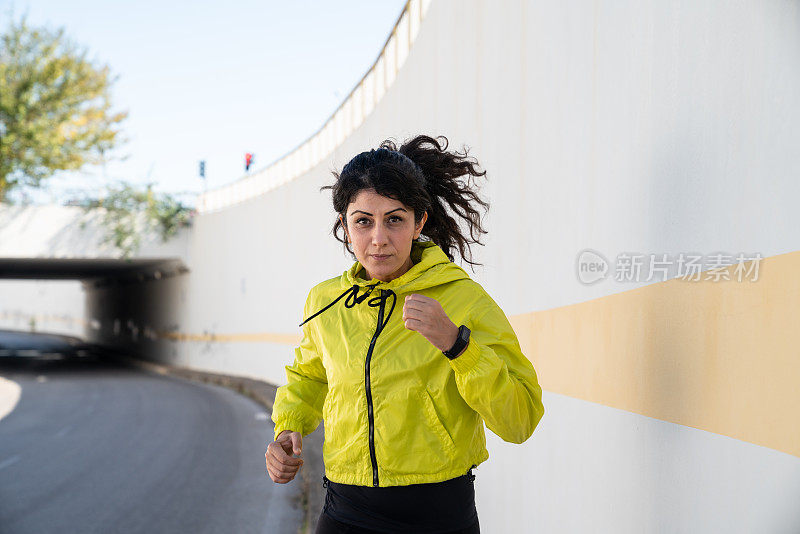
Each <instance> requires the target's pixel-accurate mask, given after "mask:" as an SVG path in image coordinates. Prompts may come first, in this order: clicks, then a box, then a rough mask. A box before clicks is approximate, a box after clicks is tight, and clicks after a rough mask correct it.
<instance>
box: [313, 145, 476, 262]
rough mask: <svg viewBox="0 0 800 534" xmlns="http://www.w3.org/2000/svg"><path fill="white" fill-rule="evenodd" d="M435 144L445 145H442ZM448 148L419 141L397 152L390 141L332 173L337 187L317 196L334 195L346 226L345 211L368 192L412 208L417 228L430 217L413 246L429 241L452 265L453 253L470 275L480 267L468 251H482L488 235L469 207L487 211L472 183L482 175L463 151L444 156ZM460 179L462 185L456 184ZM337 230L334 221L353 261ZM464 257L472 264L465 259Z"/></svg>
mask: <svg viewBox="0 0 800 534" xmlns="http://www.w3.org/2000/svg"><path fill="white" fill-rule="evenodd" d="M439 138H441V139H443V140H444V142H443V143H440V142H439V141H438V139H439ZM448 144H449V143H448V140H447V138H446V137H444V136H437V137H436V138H433V137H430V136H427V135H418V136H416V137H414V138H413V139H411V140H408V141H406V142H405V143H403V145H402V146H401V147H400V148H399V149H398V148H397V146H396V145H395V143H394V142H393V141H392V140H389V139H387V140H385V141H383V142H382V143H381V144H380V147H379V148H377V149H372V150H369V151H367V152H362V153H360V154H358V155H357V156H355V157H354V158H353V159H351V160H350V161H349V162H348V163H347V164H346V165H345V166H344V167H343V168H342V172H341V173H338V172H336V171H332V173H333V176H334V177H335V178H336V182H335V183H334V184H333V185H326V186H323V187H321V188H320V191H322V190H325V189H331V190H332V194H333V209H334V210H336V213H338V214H339V215H341V216H342V219H343V220H344V221H347V207H348V206H349V205H350V203H351V202H352V201H353V200H355V198H356V197H357V196H358V194H359V192H361V191H362V190H365V189H372V190H374V191H375V192H376V193H377V194H379V195H383V196H386V197H389V198H392V199H394V200H398V201H400V202H402V203H403V204H404V205H405V206H407V207H409V208H412V209H413V210H414V222H415V223H419V221H420V220H421V219H422V215H423V213H424V212H428V219H427V221H426V222H425V226H424V227H423V228H422V233H421V234H420V239H416V240H421V238H422V236H425V237H427V238H428V240H430V241H433V242H434V243H436V244H437V245H438V246H439V247H440V248H441V249H442V251H443V252H444V253H445V254H446V255H447V257H448V258H449V259H450V261H454V256H453V254H454V250H455V249H456V248H457V249H458V251H459V254H460V255H461V257H462V258H463V259H464V260H465V261H466V262H467V263H469V264H470V265H472V266H473V269H474V266H475V265H481V264H480V263H476V262H473V261H472V251H471V248H470V245H471V244H479V245H483V243H481V242H480V235H481V234H485V233H487V232H486V230H484V229H483V228H482V226H481V219H480V215H479V213H478V211H477V210H476V209H475V207H474V206H473V204H478V205H480V206H482V207H483V208H484V209H485V210H487V211H488V209H489V204H488V203H487V202H485V201H483V200H482V199H481V198H480V197H479V196H478V194H477V192H476V191H475V190H474V186H475V185H476V184H475V180H476V178H477V177H479V176H483V177H485V176H486V171H485V170H482V171H479V170H478V169H479V164H478V162H477V160H475V158H473V157H469V156H468V155H467V152H468V149H467V148H464V151H463V153H460V152H457V151H452V152H448V151H447V147H448ZM461 177H465V180H459V178H461ZM447 207H449V208H450V210H451V211H452V213H453V214H454V215H455V216H457V217H458V218H460V219H462V220H463V221H465V222H466V225H467V228H468V229H469V236H466V235H464V234H463V233H462V231H461V227H460V226H459V221H458V220H457V219H456V217H454V216H452V215H451V214H449V213H448V211H447ZM341 227H342V222H341V221H340V220H339V218H338V217H337V219H336V222H335V224H334V225H333V235H334V237H335V238H336V239H337V240H338V241H340V242H341V243H343V244H344V247H345V249H346V250H347V251H348V252H350V254H351V255H353V257H355V254H354V253H353V251H352V249H351V248H350V245H349V244H348V243H347V236H346V235H344V236H342V237H340V236H339V230H340V229H341ZM467 251H469V255H470V258H467V257H466V254H465V253H466V252H467Z"/></svg>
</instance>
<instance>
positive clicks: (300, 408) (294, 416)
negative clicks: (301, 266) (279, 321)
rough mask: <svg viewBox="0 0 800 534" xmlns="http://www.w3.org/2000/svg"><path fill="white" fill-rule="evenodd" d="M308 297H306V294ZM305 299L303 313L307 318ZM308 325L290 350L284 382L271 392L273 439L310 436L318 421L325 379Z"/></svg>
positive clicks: (324, 391)
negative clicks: (291, 433)
mask: <svg viewBox="0 0 800 534" xmlns="http://www.w3.org/2000/svg"><path fill="white" fill-rule="evenodd" d="M309 298H310V294H309ZM308 308H309V299H306V305H305V307H304V310H303V317H308ZM312 331H313V330H312V325H311V323H306V324H304V325H303V338H302V340H301V341H300V345H299V346H298V347H295V349H294V362H293V363H292V365H287V366H285V367H284V368H285V369H286V380H287V383H286V384H285V385H283V386H281V387H279V388H278V389H277V391H276V393H275V403H274V404H273V406H272V421H273V423H275V438H277V437H278V434H280V433H281V432H282V431H283V430H291V431H294V432H300V433H301V434H302V435H303V436H307V435H308V434H311V433H312V432H313V431H314V430H316V429H317V427H318V426H319V424H320V422H321V421H322V405H323V404H324V402H325V397H326V396H327V394H328V378H327V374H326V372H325V367H323V365H322V358H321V355H320V354H319V352H318V351H317V346H316V344H315V342H314V338H313V335H312Z"/></svg>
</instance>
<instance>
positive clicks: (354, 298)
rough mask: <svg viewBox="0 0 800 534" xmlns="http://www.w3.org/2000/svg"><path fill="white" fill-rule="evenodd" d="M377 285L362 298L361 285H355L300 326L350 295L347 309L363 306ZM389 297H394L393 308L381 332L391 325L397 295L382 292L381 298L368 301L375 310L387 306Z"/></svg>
mask: <svg viewBox="0 0 800 534" xmlns="http://www.w3.org/2000/svg"><path fill="white" fill-rule="evenodd" d="M377 285H378V283H375V284H372V285H368V286H366V287H368V288H369V289H367V291H366V292H365V293H363V294H362V295H361V296H358V288H359V285H358V284H353V286H352V287H350V288H348V289H346V290H345V291H344V292H343V293H342V294H341V295H339V296H338V297H336V299H335V300H333V301H332V302H330V303H329V304H328V305H327V306H325V307H324V308H322V309H321V310H319V311H318V312H316V313H315V314H314V315H312V316H311V317H309V318H308V319H306V320H305V321H303V322H302V323H300V326H303V325H304V324H306V323H307V322H308V321H310V320H311V319H313V318H314V317H316V316H317V315H319V314H321V313H322V312H324V311H325V310H327V309H328V308H330V307H331V306H333V305H334V304H336V303H337V302H339V299H341V298H342V297H343V296H345V295H347V294H348V293H349V294H350V295H349V296H348V297H347V300H345V301H344V305H345V307H346V308H352V307H353V306H355V305H356V304H361V303H362V302H363V301H364V299H365V298H367V297H368V296H369V294H370V293H372V290H373V289H375V286H377ZM389 296H391V297H392V308H391V309H390V310H389V314H388V315H387V316H386V320H385V321H384V322H383V323H382V324H380V325H378V327H379V328H380V330H383V327H384V326H386V325H387V324H388V323H389V317H391V316H392V312H393V311H394V305H395V303H396V302H397V294H396V293H395V292H394V291H392V290H391V289H385V290H383V291H381V295H380V296H377V297H372V298H371V299H369V300H368V301H367V305H368V306H371V307H373V308H374V307H376V306H382V305H385V303H386V301H387V300H389Z"/></svg>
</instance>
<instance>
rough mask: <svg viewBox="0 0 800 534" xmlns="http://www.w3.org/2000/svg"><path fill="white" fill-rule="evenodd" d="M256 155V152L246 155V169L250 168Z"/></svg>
mask: <svg viewBox="0 0 800 534" xmlns="http://www.w3.org/2000/svg"><path fill="white" fill-rule="evenodd" d="M254 157H255V156H254V154H251V153H250V152H248V153H247V154H245V155H244V170H246V171H249V170H250V166H251V165H252V164H253V158H254Z"/></svg>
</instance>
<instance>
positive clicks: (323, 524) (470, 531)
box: [314, 511, 481, 534]
mask: <svg viewBox="0 0 800 534" xmlns="http://www.w3.org/2000/svg"><path fill="white" fill-rule="evenodd" d="M480 532H481V527H480V525H479V524H478V521H477V520H476V521H475V523H474V524H473V525H472V526H471V527H467V528H463V529H461V530H452V531H450V532H447V533H446V534H480ZM314 534H380V533H379V532H378V531H377V530H368V529H365V528H361V527H356V526H352V525H347V524H345V523H342V522H340V521H337V520H335V519H334V518H332V517H330V516H329V515H327V514H326V513H325V512H324V511H323V512H322V513H321V514H319V520H318V521H317V529H316V530H315V531H314ZM443 534H444V533H443Z"/></svg>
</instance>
